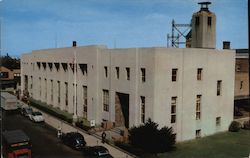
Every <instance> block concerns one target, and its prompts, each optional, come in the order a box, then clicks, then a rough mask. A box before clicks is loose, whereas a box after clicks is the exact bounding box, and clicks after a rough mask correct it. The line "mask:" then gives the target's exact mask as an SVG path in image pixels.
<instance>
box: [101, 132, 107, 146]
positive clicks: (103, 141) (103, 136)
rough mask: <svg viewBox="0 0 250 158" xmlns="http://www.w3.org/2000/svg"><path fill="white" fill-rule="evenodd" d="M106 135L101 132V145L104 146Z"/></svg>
mask: <svg viewBox="0 0 250 158" xmlns="http://www.w3.org/2000/svg"><path fill="white" fill-rule="evenodd" d="M106 136H107V135H106V133H105V132H104V131H103V132H102V143H103V144H104V143H105V140H106Z"/></svg>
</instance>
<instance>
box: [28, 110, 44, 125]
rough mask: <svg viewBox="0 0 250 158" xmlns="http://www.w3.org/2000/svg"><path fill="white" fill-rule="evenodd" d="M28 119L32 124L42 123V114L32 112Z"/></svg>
mask: <svg viewBox="0 0 250 158" xmlns="http://www.w3.org/2000/svg"><path fill="white" fill-rule="evenodd" d="M29 118H30V120H31V121H34V122H44V118H43V114H42V113H40V112H38V111H37V112H32V113H31V115H29Z"/></svg>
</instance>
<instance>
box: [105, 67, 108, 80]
mask: <svg viewBox="0 0 250 158" xmlns="http://www.w3.org/2000/svg"><path fill="white" fill-rule="evenodd" d="M104 75H105V77H106V78H107V77H108V67H107V66H104Z"/></svg>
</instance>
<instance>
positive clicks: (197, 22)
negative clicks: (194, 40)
mask: <svg viewBox="0 0 250 158" xmlns="http://www.w3.org/2000/svg"><path fill="white" fill-rule="evenodd" d="M199 24H200V17H198V16H197V17H195V25H196V26H198V25H199Z"/></svg>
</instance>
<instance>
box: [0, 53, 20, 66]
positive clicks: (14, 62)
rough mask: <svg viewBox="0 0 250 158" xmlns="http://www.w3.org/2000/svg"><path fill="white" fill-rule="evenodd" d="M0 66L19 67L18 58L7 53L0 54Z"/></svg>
mask: <svg viewBox="0 0 250 158" xmlns="http://www.w3.org/2000/svg"><path fill="white" fill-rule="evenodd" d="M0 60H1V66H4V67H6V68H8V69H20V59H16V58H11V57H10V56H9V55H8V54H7V55H6V56H1V58H0Z"/></svg>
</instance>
